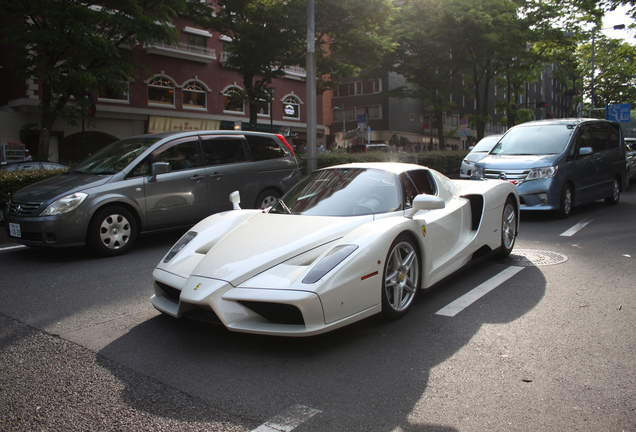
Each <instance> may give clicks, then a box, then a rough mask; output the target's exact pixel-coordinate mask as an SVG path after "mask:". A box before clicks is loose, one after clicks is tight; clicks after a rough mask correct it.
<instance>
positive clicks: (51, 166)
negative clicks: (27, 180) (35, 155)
mask: <svg viewBox="0 0 636 432" xmlns="http://www.w3.org/2000/svg"><path fill="white" fill-rule="evenodd" d="M41 169H43V170H67V169H68V167H67V166H66V165H62V164H59V163H55V162H40V161H24V162H14V163H10V164H6V165H0V170H2V171H35V170H41Z"/></svg>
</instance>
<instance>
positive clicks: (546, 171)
mask: <svg viewBox="0 0 636 432" xmlns="http://www.w3.org/2000/svg"><path fill="white" fill-rule="evenodd" d="M556 171H557V169H556V167H553V166H550V167H544V168H532V169H531V170H530V172H529V173H528V175H527V177H526V181H530V180H540V179H547V178H550V177H554V175H555V174H556Z"/></svg>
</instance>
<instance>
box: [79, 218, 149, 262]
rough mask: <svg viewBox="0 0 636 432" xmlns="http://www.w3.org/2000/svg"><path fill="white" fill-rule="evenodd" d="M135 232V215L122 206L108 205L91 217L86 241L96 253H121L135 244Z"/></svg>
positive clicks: (111, 254) (103, 254)
mask: <svg viewBox="0 0 636 432" xmlns="http://www.w3.org/2000/svg"><path fill="white" fill-rule="evenodd" d="M137 234H138V231H137V220H136V219H135V216H134V215H133V214H132V213H131V212H130V211H129V210H127V209H126V208H124V207H121V206H109V207H105V208H103V209H101V210H99V211H98V212H97V213H95V215H94V216H93V219H91V223H90V225H89V228H88V238H87V243H88V245H89V247H90V248H91V249H92V250H93V251H94V252H95V253H96V254H98V255H102V256H115V255H122V254H125V253H126V252H128V251H129V250H130V249H131V248H132V246H133V245H134V244H135V240H136V239H137Z"/></svg>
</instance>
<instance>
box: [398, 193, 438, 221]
mask: <svg viewBox="0 0 636 432" xmlns="http://www.w3.org/2000/svg"><path fill="white" fill-rule="evenodd" d="M444 207H446V203H445V202H444V200H443V199H441V198H440V197H437V196H434V195H427V194H421V195H418V196H416V197H415V198H414V199H413V208H412V209H411V211H410V213H409V214H408V215H407V217H409V218H412V217H413V216H415V214H416V213H417V212H420V211H422V210H439V209H443V208H444Z"/></svg>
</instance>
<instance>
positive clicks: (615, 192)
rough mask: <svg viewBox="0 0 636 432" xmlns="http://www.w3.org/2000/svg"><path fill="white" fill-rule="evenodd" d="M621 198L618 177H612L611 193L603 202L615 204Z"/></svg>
mask: <svg viewBox="0 0 636 432" xmlns="http://www.w3.org/2000/svg"><path fill="white" fill-rule="evenodd" d="M620 199H621V185H620V184H619V183H618V179H617V178H615V179H614V184H613V185H612V194H611V195H610V196H608V197H607V198H605V204H608V205H616V204H618V201H619V200H620Z"/></svg>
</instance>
